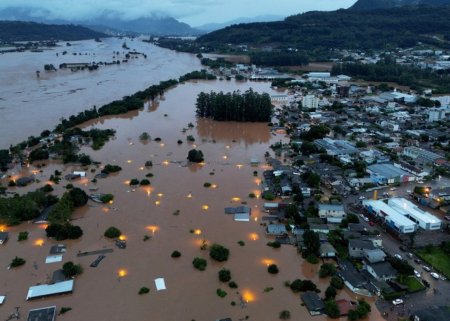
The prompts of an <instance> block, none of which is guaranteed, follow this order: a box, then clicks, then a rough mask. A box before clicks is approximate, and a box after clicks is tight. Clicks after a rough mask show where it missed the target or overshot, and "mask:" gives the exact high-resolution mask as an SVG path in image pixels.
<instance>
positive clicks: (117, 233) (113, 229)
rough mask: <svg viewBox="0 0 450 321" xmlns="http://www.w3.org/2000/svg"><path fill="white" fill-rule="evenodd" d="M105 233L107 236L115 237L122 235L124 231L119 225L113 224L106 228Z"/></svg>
mask: <svg viewBox="0 0 450 321" xmlns="http://www.w3.org/2000/svg"><path fill="white" fill-rule="evenodd" d="M103 235H104V236H105V237H107V238H110V239H114V238H117V237H119V236H120V235H122V232H121V231H120V230H119V229H118V228H117V227H114V226H111V227H109V228H108V229H106V231H105V233H104V234H103Z"/></svg>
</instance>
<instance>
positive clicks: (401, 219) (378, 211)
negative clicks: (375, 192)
mask: <svg viewBox="0 0 450 321" xmlns="http://www.w3.org/2000/svg"><path fill="white" fill-rule="evenodd" d="M363 205H364V206H365V207H366V208H367V209H368V210H369V212H371V213H372V214H374V215H376V216H379V217H381V218H382V219H384V220H385V222H386V224H387V225H389V226H390V227H391V228H392V229H394V230H396V231H397V232H399V233H402V234H406V233H412V232H414V231H415V230H416V229H417V224H416V223H415V222H413V221H412V220H410V219H409V218H408V217H407V216H406V212H405V211H402V212H399V211H398V210H397V209H394V208H392V207H391V206H389V205H387V204H386V203H385V202H383V201H380V200H364V201H363Z"/></svg>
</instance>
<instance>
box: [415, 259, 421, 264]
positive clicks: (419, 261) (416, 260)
mask: <svg viewBox="0 0 450 321" xmlns="http://www.w3.org/2000/svg"><path fill="white" fill-rule="evenodd" d="M414 262H416V263H417V264H420V263H422V261H421V260H419V259H414Z"/></svg>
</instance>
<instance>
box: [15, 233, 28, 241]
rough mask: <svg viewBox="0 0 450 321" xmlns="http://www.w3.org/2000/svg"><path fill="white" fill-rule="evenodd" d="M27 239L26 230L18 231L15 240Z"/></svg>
mask: <svg viewBox="0 0 450 321" xmlns="http://www.w3.org/2000/svg"><path fill="white" fill-rule="evenodd" d="M27 239H28V232H27V231H24V232H19V235H18V236H17V241H19V242H21V241H26V240H27Z"/></svg>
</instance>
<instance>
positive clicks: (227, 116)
mask: <svg viewBox="0 0 450 321" xmlns="http://www.w3.org/2000/svg"><path fill="white" fill-rule="evenodd" d="M196 106H197V111H196V113H197V116H198V117H205V118H212V119H214V120H218V121H240V122H245V121H250V122H270V119H271V117H272V103H271V100H270V96H269V94H267V93H263V94H259V93H257V92H255V91H253V90H252V89H251V88H250V89H249V90H247V91H246V92H244V93H241V92H240V91H234V92H232V93H223V92H219V93H216V92H211V93H209V94H207V93H204V92H201V93H200V94H199V95H198V97H197V103H196Z"/></svg>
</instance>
